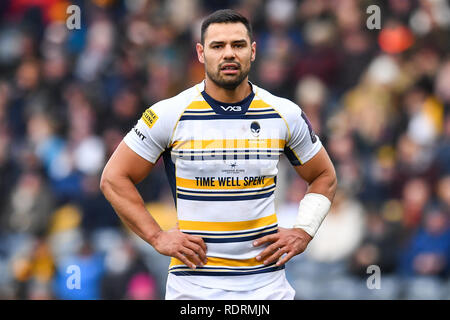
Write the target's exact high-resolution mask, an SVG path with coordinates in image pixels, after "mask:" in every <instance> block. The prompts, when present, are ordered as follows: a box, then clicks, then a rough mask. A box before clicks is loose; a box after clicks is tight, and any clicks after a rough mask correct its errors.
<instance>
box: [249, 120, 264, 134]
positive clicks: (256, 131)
mask: <svg viewBox="0 0 450 320" xmlns="http://www.w3.org/2000/svg"><path fill="white" fill-rule="evenodd" d="M250 130H251V131H252V134H253V135H254V136H255V137H257V136H259V132H260V131H261V126H260V125H259V123H258V122H257V121H253V122H252V124H251V125H250Z"/></svg>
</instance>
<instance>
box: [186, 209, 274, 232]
mask: <svg viewBox="0 0 450 320" xmlns="http://www.w3.org/2000/svg"><path fill="white" fill-rule="evenodd" d="M276 222H277V215H276V214H275V213H274V214H272V215H270V216H267V217H263V218H259V219H254V220H247V221H231V222H230V221H221V222H218V221H212V222H210V221H191V220H179V221H178V226H179V228H180V229H181V230H196V231H240V230H248V229H256V228H260V227H264V226H268V225H271V224H273V223H276Z"/></svg>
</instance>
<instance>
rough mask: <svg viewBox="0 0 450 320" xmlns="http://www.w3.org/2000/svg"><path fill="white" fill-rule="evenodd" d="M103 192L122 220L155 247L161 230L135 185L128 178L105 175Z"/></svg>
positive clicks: (102, 182) (102, 186)
mask: <svg viewBox="0 0 450 320" xmlns="http://www.w3.org/2000/svg"><path fill="white" fill-rule="evenodd" d="M101 190H102V192H103V194H104V195H105V197H106V199H107V200H108V201H109V202H110V203H111V206H112V207H113V208H114V210H115V211H116V213H117V215H118V216H119V217H120V219H121V220H122V221H123V222H124V223H125V224H126V225H127V226H128V227H129V228H130V229H131V230H132V231H133V232H135V233H136V234H137V235H138V236H139V237H141V238H142V239H143V240H145V241H146V242H147V243H149V244H151V245H153V240H154V238H155V236H156V235H157V234H158V233H159V232H160V231H161V228H160V226H159V225H158V223H157V222H156V221H155V219H153V217H152V216H151V214H150V213H149V212H148V211H147V209H146V208H145V204H144V201H143V199H142V197H141V195H140V194H139V192H138V190H137V189H136V186H135V185H134V183H133V182H132V181H131V180H130V179H129V178H127V177H120V176H114V177H108V176H107V175H105V174H104V175H103V177H102V181H101Z"/></svg>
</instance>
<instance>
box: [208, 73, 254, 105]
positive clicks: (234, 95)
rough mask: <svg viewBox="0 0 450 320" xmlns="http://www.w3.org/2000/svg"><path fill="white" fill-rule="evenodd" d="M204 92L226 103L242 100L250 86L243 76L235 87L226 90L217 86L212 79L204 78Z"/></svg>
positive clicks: (247, 93)
mask: <svg viewBox="0 0 450 320" xmlns="http://www.w3.org/2000/svg"><path fill="white" fill-rule="evenodd" d="M205 92H206V93H207V94H208V95H209V96H210V97H211V98H213V99H214V100H217V101H220V102H226V103H236V102H239V101H242V100H244V99H245V98H246V97H247V96H248V95H249V94H250V93H251V92H252V88H251V86H250V84H249V83H248V78H245V79H244V81H242V82H241V83H240V84H239V85H238V86H237V87H236V88H235V89H232V90H227V89H225V88H222V87H219V86H218V85H216V84H215V83H214V82H213V81H212V80H210V79H208V77H207V78H206V80H205Z"/></svg>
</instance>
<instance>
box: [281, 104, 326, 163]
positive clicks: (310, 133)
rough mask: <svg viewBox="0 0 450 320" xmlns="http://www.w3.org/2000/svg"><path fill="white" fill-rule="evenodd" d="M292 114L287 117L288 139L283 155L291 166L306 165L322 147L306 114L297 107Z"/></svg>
mask: <svg viewBox="0 0 450 320" xmlns="http://www.w3.org/2000/svg"><path fill="white" fill-rule="evenodd" d="M291 112H293V113H294V114H292V115H291V116H290V117H288V126H289V129H290V139H289V140H288V141H287V143H286V146H285V148H284V153H285V155H286V157H287V158H288V159H289V161H290V162H291V164H292V165H294V166H298V165H302V164H304V163H306V162H307V161H308V160H310V159H311V158H312V157H314V156H315V155H316V154H317V152H319V150H320V149H321V147H322V143H321V141H320V139H319V137H318V136H317V135H316V134H315V133H314V130H313V128H312V126H311V123H310V122H309V120H308V117H307V116H306V114H305V113H304V112H303V111H302V110H301V109H300V108H299V107H298V106H296V108H295V109H294V110H292V111H291Z"/></svg>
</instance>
